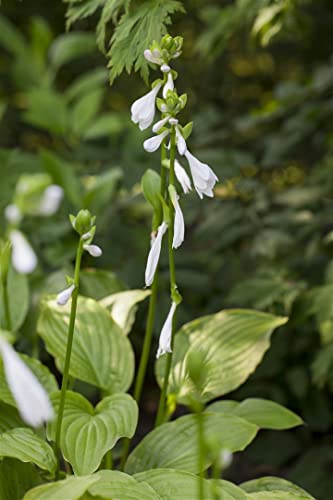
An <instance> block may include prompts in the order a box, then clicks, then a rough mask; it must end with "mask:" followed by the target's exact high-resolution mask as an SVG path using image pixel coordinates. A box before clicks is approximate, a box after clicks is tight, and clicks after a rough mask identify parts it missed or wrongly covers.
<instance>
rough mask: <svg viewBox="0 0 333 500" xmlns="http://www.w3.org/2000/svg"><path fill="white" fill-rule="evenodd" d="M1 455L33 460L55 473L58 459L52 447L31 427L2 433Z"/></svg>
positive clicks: (23, 460)
mask: <svg viewBox="0 0 333 500" xmlns="http://www.w3.org/2000/svg"><path fill="white" fill-rule="evenodd" d="M0 457H11V458H17V459H18V460H20V461H21V462H32V463H34V464H35V465H37V466H38V467H39V468H40V469H44V470H47V471H49V472H51V473H54V472H55V470H56V467H57V459H56V457H55V455H54V452H53V450H52V448H51V447H50V446H49V445H48V444H47V443H46V442H45V441H44V440H43V439H42V438H40V437H39V436H38V435H37V434H35V433H34V432H33V431H32V430H31V429H27V428H18V429H12V430H10V431H7V432H4V433H3V434H0Z"/></svg>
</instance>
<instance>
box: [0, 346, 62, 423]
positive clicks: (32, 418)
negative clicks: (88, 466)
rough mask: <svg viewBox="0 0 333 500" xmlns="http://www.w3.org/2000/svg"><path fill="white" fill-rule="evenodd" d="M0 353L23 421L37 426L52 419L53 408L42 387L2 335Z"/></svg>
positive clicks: (8, 382)
mask: <svg viewBox="0 0 333 500" xmlns="http://www.w3.org/2000/svg"><path fill="white" fill-rule="evenodd" d="M0 355H1V357H2V360H3V365H4V372H5V376H6V380H7V384H8V386H9V389H10V392H11V393H12V395H13V398H14V400H15V402H16V405H17V409H18V411H19V413H20V415H21V417H22V419H23V420H24V422H26V423H27V424H28V425H31V426H33V427H39V426H40V425H42V424H43V423H44V422H48V421H50V420H52V419H53V416H54V413H53V408H52V405H51V403H50V400H49V397H48V394H47V393H46V391H45V389H44V387H42V385H41V384H40V382H39V381H38V380H37V378H36V377H35V375H34V374H33V373H32V371H31V370H30V369H29V368H28V367H27V365H26V364H25V363H24V362H23V361H22V359H21V358H20V356H19V355H18V354H17V353H16V352H15V350H14V349H13V348H12V346H11V345H10V344H9V343H8V342H7V341H6V340H5V339H4V338H2V337H0Z"/></svg>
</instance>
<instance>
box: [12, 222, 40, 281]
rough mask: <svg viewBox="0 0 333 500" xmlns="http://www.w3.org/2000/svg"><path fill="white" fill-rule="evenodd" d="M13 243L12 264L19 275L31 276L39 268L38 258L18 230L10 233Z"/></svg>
mask: <svg viewBox="0 0 333 500" xmlns="http://www.w3.org/2000/svg"><path fill="white" fill-rule="evenodd" d="M9 238H10V241H11V242H12V248H13V250H12V262H13V266H14V268H15V269H16V271H17V272H18V273H21V274H29V273H32V272H33V271H34V270H35V269H36V267H37V262H38V261H37V257H36V254H35V252H34V251H33V249H32V247H31V245H30V243H29V242H28V240H27V239H26V237H25V236H24V235H23V233H21V231H19V230H18V229H12V230H11V231H10V233H9Z"/></svg>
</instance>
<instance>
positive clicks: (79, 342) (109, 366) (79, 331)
mask: <svg viewBox="0 0 333 500" xmlns="http://www.w3.org/2000/svg"><path fill="white" fill-rule="evenodd" d="M70 307H71V306H70V304H67V306H58V305H57V304H56V301H55V300H53V299H52V300H47V301H45V302H44V304H43V307H42V311H41V315H40V318H39V321H38V326H37V328H38V332H39V334H40V336H41V337H42V338H43V340H44V341H45V344H46V348H47V350H48V351H49V352H50V353H51V354H52V355H53V356H54V357H55V359H56V363H57V366H58V368H59V370H60V371H62V370H63V366H64V360H65V355H66V342H67V334H68V333H67V332H68V323H69V315H70ZM133 372H134V355H133V351H132V347H131V344H130V343H129V341H128V339H127V338H126V337H125V336H124V334H123V333H122V331H121V330H120V328H119V327H118V326H117V325H116V324H115V322H114V321H113V319H112V318H111V316H110V314H109V312H108V311H107V310H106V309H105V308H104V307H102V306H101V305H100V304H99V303H98V302H96V301H95V300H93V299H88V298H84V297H79V300H78V308H77V315H76V321H75V331H74V341H73V349H72V357H71V366H70V375H72V376H73V377H75V378H78V379H79V380H83V381H85V382H88V383H90V384H92V385H95V386H97V387H100V388H101V389H104V390H105V391H108V392H112V393H115V392H122V391H124V392H125V391H126V390H127V389H128V388H129V386H130V385H131V382H132V378H133Z"/></svg>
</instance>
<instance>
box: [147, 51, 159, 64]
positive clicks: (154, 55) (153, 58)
mask: <svg viewBox="0 0 333 500" xmlns="http://www.w3.org/2000/svg"><path fill="white" fill-rule="evenodd" d="M143 55H144V56H145V59H146V60H147V61H149V62H151V63H153V64H162V62H163V61H162V57H161V53H160V51H159V50H157V49H154V50H149V49H146V50H145V51H144V53H143Z"/></svg>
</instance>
